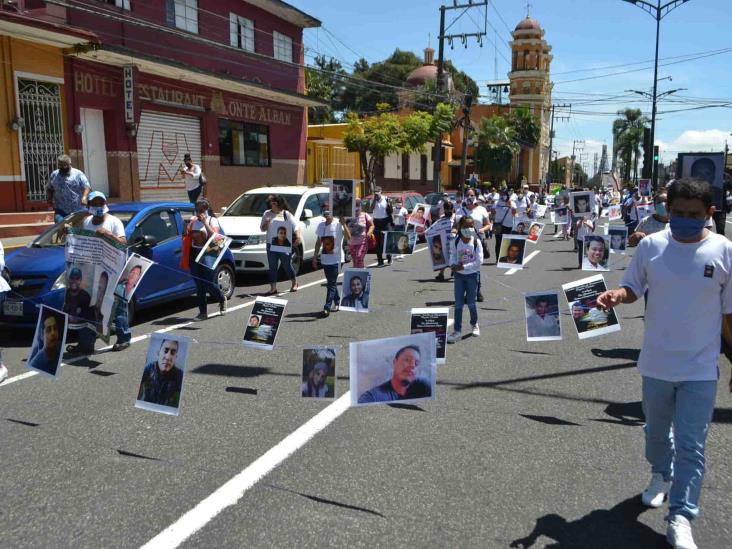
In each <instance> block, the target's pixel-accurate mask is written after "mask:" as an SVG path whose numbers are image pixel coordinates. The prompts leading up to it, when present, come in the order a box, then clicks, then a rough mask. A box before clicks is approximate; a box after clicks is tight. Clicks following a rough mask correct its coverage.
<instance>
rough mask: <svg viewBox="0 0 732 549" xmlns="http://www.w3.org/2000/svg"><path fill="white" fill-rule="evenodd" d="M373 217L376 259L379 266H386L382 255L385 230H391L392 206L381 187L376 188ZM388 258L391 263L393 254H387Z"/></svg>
mask: <svg viewBox="0 0 732 549" xmlns="http://www.w3.org/2000/svg"><path fill="white" fill-rule="evenodd" d="M373 207H374V209H373V212H372V215H373V218H374V229H375V231H374V232H375V234H376V260H377V261H378V265H379V267H383V266H384V257H383V255H382V253H383V249H384V232H385V231H389V230H391V213H392V212H391V211H390V210H391V209H392V208H391V206H390V205H389V202H388V201H387V199H386V197H385V196H384V195H383V194H381V187H376V188H375V189H374V200H373ZM386 260H387V261H388V262H389V264H390V265H391V254H388V255H387V256H386Z"/></svg>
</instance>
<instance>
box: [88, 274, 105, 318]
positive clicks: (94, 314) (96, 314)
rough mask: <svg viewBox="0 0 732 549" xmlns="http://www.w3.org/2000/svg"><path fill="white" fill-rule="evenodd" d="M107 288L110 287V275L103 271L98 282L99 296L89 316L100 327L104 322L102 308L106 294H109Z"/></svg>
mask: <svg viewBox="0 0 732 549" xmlns="http://www.w3.org/2000/svg"><path fill="white" fill-rule="evenodd" d="M107 286H109V274H108V273H107V271H102V272H101V273H100V275H99V280H97V295H96V299H95V300H94V306H93V307H92V308H91V313H90V315H89V317H90V320H93V321H94V322H95V323H97V324H100V325H101V324H102V323H103V322H104V313H103V312H102V307H103V305H104V294H106V293H107Z"/></svg>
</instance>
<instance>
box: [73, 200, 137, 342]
mask: <svg viewBox="0 0 732 549" xmlns="http://www.w3.org/2000/svg"><path fill="white" fill-rule="evenodd" d="M89 213H90V214H91V215H88V216H87V217H86V218H84V221H83V222H82V228H83V229H84V230H86V231H92V232H95V233H97V234H99V235H104V236H106V237H109V238H111V239H113V240H116V241H117V242H119V243H121V244H127V238H126V237H125V227H124V225H123V224H122V221H120V219H119V218H118V217H115V216H113V215H112V214H110V213H109V207H108V206H107V197H106V196H105V195H104V193H102V192H100V191H93V192H91V193H89ZM112 315H113V317H114V319H115V326H116V332H117V343H115V344H114V346H113V347H112V350H114V351H122V350H123V349H126V348H127V347H129V346H130V340H131V339H132V332H131V331H130V325H129V321H128V315H127V303H125V302H124V301H122V300H115V309H114V310H113V311H112ZM96 338H97V333H96V331H94V330H92V329H90V328H81V329H80V330H79V343H78V344H77V345H76V346H74V347H69V349H68V352H69V353H70V354H71V355H90V354H94V342H95V341H96Z"/></svg>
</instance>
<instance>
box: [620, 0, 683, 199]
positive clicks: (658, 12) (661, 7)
mask: <svg viewBox="0 0 732 549" xmlns="http://www.w3.org/2000/svg"><path fill="white" fill-rule="evenodd" d="M688 1H689V0H670V1H669V2H666V3H665V4H661V0H656V3H655V5H654V4H652V3H651V2H649V1H647V0H623V2H628V3H629V4H635V5H636V6H638V7H639V8H640V9H642V10H643V11H646V12H648V13H649V14H650V15H651V17H653V18H655V19H656V61H655V64H654V68H653V108H652V111H651V143H652V144H655V143H656V102H657V101H658V97H657V93H658V42H659V37H660V35H661V19H663V18H664V17H666V16H667V15H668V14H669V13H671V12H672V11H673V10H674V9H676V8H678V7H679V6H681V5H682V4H686V3H687V2H688ZM657 183H658V170H657V169H656V166H653V171H652V172H651V185H652V188H654V189H655V188H656V186H657Z"/></svg>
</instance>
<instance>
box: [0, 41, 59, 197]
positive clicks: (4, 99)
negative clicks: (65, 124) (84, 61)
mask: <svg viewBox="0 0 732 549" xmlns="http://www.w3.org/2000/svg"><path fill="white" fill-rule="evenodd" d="M0 63H2V69H0V94H1V97H0V148H1V149H2V151H3V154H0V211H22V210H25V209H28V205H27V204H26V201H25V184H24V183H23V182H22V181H21V164H20V163H21V160H20V145H19V132H17V131H13V130H11V129H10V122H11V121H12V120H13V119H14V118H15V117H16V116H18V115H19V113H18V111H17V106H16V105H17V98H16V91H15V74H16V73H17V72H22V73H28V74H33V75H39V76H49V77H54V78H61V79H63V77H64V66H63V54H62V53H61V50H60V49H58V48H54V47H51V46H44V45H40V44H34V43H31V42H26V41H25V40H17V39H15V38H11V37H9V36H0ZM64 93H65V92H64V86H63V85H61V108H62V109H64V108H65V101H64V99H63V97H64ZM65 119H66V117H65V114H64V113H62V120H65ZM64 140H65V148H66V149H67V150H68V133H67V131H65V132H64Z"/></svg>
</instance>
